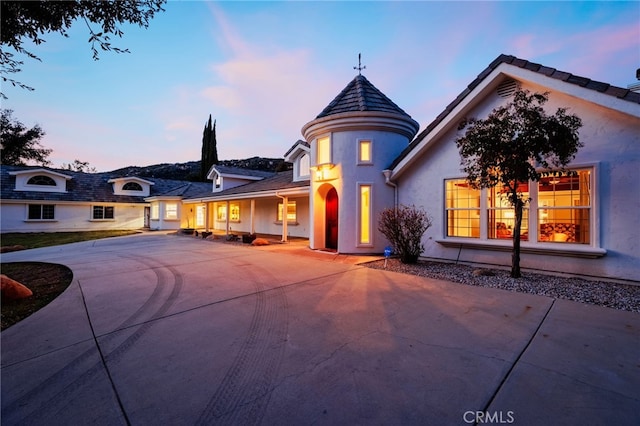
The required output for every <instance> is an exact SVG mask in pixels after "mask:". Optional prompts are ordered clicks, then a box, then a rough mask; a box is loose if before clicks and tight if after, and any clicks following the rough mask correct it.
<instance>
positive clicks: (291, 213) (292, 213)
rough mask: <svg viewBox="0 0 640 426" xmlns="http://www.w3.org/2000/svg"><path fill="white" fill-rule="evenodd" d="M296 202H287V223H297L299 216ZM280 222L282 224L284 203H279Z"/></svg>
mask: <svg viewBox="0 0 640 426" xmlns="http://www.w3.org/2000/svg"><path fill="white" fill-rule="evenodd" d="M296 211H297V209H296V202H295V201H288V202H287V222H288V223H291V222H296V221H297V214H296ZM277 221H278V222H282V203H278V219H277Z"/></svg>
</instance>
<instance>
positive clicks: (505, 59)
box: [389, 54, 640, 169]
mask: <svg viewBox="0 0 640 426" xmlns="http://www.w3.org/2000/svg"><path fill="white" fill-rule="evenodd" d="M503 63H504V64H510V65H513V66H516V67H519V68H523V69H527V70H530V71H533V72H536V73H539V74H542V75H546V76H547V77H551V78H554V79H557V80H561V81H564V82H567V83H570V84H575V85H578V86H582V87H585V88H587V89H590V90H594V91H597V92H601V93H604V94H606V95H609V96H614V97H616V98H619V99H623V100H625V101H629V102H633V103H639V104H640V93H636V92H633V91H632V90H630V89H624V88H622V87H617V86H612V85H610V84H608V83H603V82H600V81H594V80H591V79H589V78H586V77H580V76H577V75H573V74H571V73H568V72H564V71H558V70H557V69H555V68H550V67H545V66H543V65H540V64H536V63H534V62H529V61H527V60H525V59H520V58H516V57H515V56H512V55H505V54H501V55H500V56H498V57H497V58H496V59H495V60H494V61H493V62H491V63H490V64H489V66H488V67H487V68H485V69H484V70H483V71H482V72H481V73H480V74H478V77H476V79H475V80H473V81H472V82H471V83H470V84H469V85H468V86H467V87H466V88H465V89H464V90H463V91H462V92H461V93H460V94H459V95H458V96H457V97H456V98H455V99H454V100H453V102H451V103H450V104H449V105H447V107H446V108H445V109H444V111H442V112H441V113H440V114H439V115H438V116H437V117H436V119H435V120H433V121H432V122H431V123H430V124H429V125H428V126H427V127H426V128H425V129H424V130H423V131H422V132H420V133H419V134H418V135H417V136H416V137H415V139H414V140H413V141H412V142H411V143H410V144H409V146H408V147H407V148H405V150H404V151H403V152H402V153H401V154H400V155H399V156H398V157H397V158H396V159H395V160H394V161H393V163H392V164H391V165H390V166H389V169H393V168H394V167H395V166H397V165H398V164H399V163H400V162H401V161H402V159H403V158H405V157H406V156H407V155H408V154H409V152H411V151H412V150H413V148H415V147H416V145H418V144H419V143H420V141H421V140H422V139H424V138H425V137H426V136H427V135H428V134H429V133H430V132H431V131H432V130H433V129H434V128H435V127H436V126H438V124H440V123H441V122H442V121H443V120H444V119H445V118H446V117H447V116H448V115H449V114H450V113H451V111H453V110H454V109H455V107H456V106H458V105H459V104H460V103H461V102H462V100H463V99H464V98H466V97H467V96H468V95H469V94H470V93H471V92H472V91H473V89H475V88H476V87H477V86H478V85H479V84H480V83H481V82H482V81H483V80H484V79H485V78H486V77H487V76H488V75H489V74H491V73H492V72H493V71H494V70H495V69H496V68H497V67H498V66H499V65H500V64H503Z"/></svg>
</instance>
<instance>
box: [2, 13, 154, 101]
mask: <svg viewBox="0 0 640 426" xmlns="http://www.w3.org/2000/svg"><path fill="white" fill-rule="evenodd" d="M164 3H166V0H119V1H82V0H74V1H5V0H3V1H1V2H0V8H1V10H0V15H2V26H1V27H0V74H1V75H2V81H6V82H8V83H11V84H12V85H14V86H19V87H22V88H24V89H28V90H33V88H32V87H29V86H27V85H25V84H22V83H20V82H18V81H16V80H14V79H12V78H9V77H7V75H10V74H15V73H17V72H20V66H22V65H23V61H20V60H17V59H15V55H14V53H11V52H9V51H7V48H11V49H13V50H14V51H15V53H19V54H22V55H25V56H27V57H29V58H32V59H37V60H40V58H38V57H37V56H36V55H35V54H33V53H32V52H29V51H28V50H26V49H25V48H24V47H23V46H22V43H23V41H25V40H30V41H32V42H33V43H34V44H41V43H43V42H44V41H45V40H44V38H42V36H43V35H44V34H45V33H50V32H57V33H60V34H62V35H63V36H65V37H68V36H69V35H68V33H67V30H68V29H69V28H70V27H71V25H72V24H73V22H75V21H76V20H83V21H84V22H85V24H86V25H87V28H88V30H89V35H90V37H89V43H91V51H92V52H93V59H94V60H98V59H99V53H98V48H97V46H99V47H100V49H102V50H103V51H113V52H116V53H123V52H129V51H128V50H127V49H121V48H119V47H116V46H113V45H112V44H111V38H110V36H112V35H115V36H118V37H122V35H123V34H124V33H123V32H122V30H121V29H120V27H119V26H118V25H119V24H127V23H130V24H137V25H138V26H140V27H144V28H147V27H148V26H149V20H151V19H152V18H153V16H154V15H155V14H156V13H157V12H161V11H164V9H163V8H162V5H163V4H164ZM92 24H94V25H95V24H97V25H99V26H100V30H97V31H96V30H94V28H93V27H92ZM0 95H1V96H2V97H4V98H6V97H5V96H4V95H2V94H1V93H0Z"/></svg>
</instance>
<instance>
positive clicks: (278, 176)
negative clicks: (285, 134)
mask: <svg viewBox="0 0 640 426" xmlns="http://www.w3.org/2000/svg"><path fill="white" fill-rule="evenodd" d="M309 186H310V183H309V181H308V180H307V181H294V180H293V171H292V170H287V171H284V172H279V173H275V174H274V175H273V176H271V177H268V178H265V179H263V180H259V181H257V182H250V183H247V184H245V185H240V186H236V187H233V188H229V189H225V190H224V191H220V192H215V193H213V194H212V193H211V191H208V192H203V193H201V194H197V195H194V196H192V197H189V198H190V199H191V200H204V199H207V200H224V199H238V198H246V197H256V196H265V197H266V196H275V193H277V192H281V191H282V192H287V191H291V190H295V189H299V190H301V191H304V192H308V190H309ZM184 201H189V200H184Z"/></svg>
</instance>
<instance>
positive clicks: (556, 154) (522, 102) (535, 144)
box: [456, 89, 583, 278]
mask: <svg viewBox="0 0 640 426" xmlns="http://www.w3.org/2000/svg"><path fill="white" fill-rule="evenodd" d="M548 99H549V94H548V93H531V92H529V91H528V90H521V89H518V90H517V91H516V92H515V93H514V95H513V100H512V101H511V102H509V103H508V104H506V105H503V106H500V107H497V108H495V109H494V110H493V111H492V112H491V113H490V114H489V116H488V117H487V118H486V119H484V120H481V119H475V118H468V119H465V120H463V121H462V123H461V124H460V126H459V128H458V130H466V131H465V134H464V136H462V137H459V138H458V139H456V145H457V146H458V149H459V151H460V156H461V158H462V162H461V165H462V166H463V170H464V172H465V173H467V180H468V182H469V184H470V185H471V186H472V187H474V188H476V189H478V188H493V187H496V186H499V187H500V188H501V189H504V190H505V191H506V194H507V199H508V201H509V203H510V204H511V206H513V208H514V213H515V224H514V230H513V251H512V259H511V260H512V261H511V276H512V277H514V278H519V277H520V276H521V273H520V230H521V227H522V211H523V208H524V206H525V204H526V203H528V202H529V201H530V200H529V198H528V197H527V196H526V195H524V194H523V193H521V192H518V183H519V182H528V181H536V182H537V181H538V180H540V178H541V177H543V176H544V175H545V174H548V173H557V174H560V173H571V172H570V171H569V170H567V169H566V166H567V165H568V164H569V162H570V161H571V160H572V159H573V158H575V155H576V153H577V152H578V149H579V148H580V147H582V146H583V144H582V143H581V142H580V140H579V137H578V129H579V128H580V127H581V126H582V120H581V119H580V118H579V117H577V116H576V115H573V114H567V109H566V108H558V110H557V111H556V112H555V114H553V115H547V113H546V112H545V110H544V109H543V105H544V104H545V103H546V102H547V101H548Z"/></svg>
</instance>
